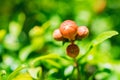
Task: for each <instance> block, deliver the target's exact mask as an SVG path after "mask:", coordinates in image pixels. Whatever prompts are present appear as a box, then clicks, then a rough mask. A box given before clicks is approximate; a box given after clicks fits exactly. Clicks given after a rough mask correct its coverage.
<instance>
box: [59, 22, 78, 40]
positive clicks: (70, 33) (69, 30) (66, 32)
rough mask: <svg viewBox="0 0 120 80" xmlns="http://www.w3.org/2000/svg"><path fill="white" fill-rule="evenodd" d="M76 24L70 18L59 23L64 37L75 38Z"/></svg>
mask: <svg viewBox="0 0 120 80" xmlns="http://www.w3.org/2000/svg"><path fill="white" fill-rule="evenodd" d="M77 28H78V26H77V25H76V23H75V22H74V21H72V20H66V21H64V22H63V23H62V24H61V25H60V32H61V34H62V35H63V37H64V38H67V39H69V40H71V41H72V40H75V36H76V34H77Z"/></svg>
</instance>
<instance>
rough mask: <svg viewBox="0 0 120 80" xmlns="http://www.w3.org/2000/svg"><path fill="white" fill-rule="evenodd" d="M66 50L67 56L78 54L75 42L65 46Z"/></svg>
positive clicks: (73, 56)
mask: <svg viewBox="0 0 120 80" xmlns="http://www.w3.org/2000/svg"><path fill="white" fill-rule="evenodd" d="M66 51H67V55H68V56H69V57H72V58H75V57H77V56H78V54H79V48H78V46H77V45H75V44H70V45H69V46H68V47H67V49H66Z"/></svg>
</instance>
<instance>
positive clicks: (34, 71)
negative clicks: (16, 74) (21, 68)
mask: <svg viewBox="0 0 120 80" xmlns="http://www.w3.org/2000/svg"><path fill="white" fill-rule="evenodd" d="M28 72H29V73H30V75H31V76H32V77H33V78H34V79H39V77H40V76H42V74H40V73H42V68H41V67H37V68H30V69H29V70H28ZM38 74H39V76H38Z"/></svg>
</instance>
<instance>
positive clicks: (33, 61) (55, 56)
mask: <svg viewBox="0 0 120 80" xmlns="http://www.w3.org/2000/svg"><path fill="white" fill-rule="evenodd" d="M59 57H60V56H59V55H57V54H48V55H44V56H40V57H37V58H35V59H33V60H32V61H31V62H30V65H31V66H34V65H35V63H36V62H38V61H40V60H44V59H45V60H46V59H58V58H59Z"/></svg>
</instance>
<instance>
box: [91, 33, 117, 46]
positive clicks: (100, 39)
mask: <svg viewBox="0 0 120 80" xmlns="http://www.w3.org/2000/svg"><path fill="white" fill-rule="evenodd" d="M117 34H118V32H117V31H106V32H103V33H101V34H100V35H98V36H97V37H96V38H95V40H93V42H92V45H93V46H96V45H98V44H100V43H102V42H103V41H105V40H106V39H108V38H111V37H112V36H115V35H117Z"/></svg>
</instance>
